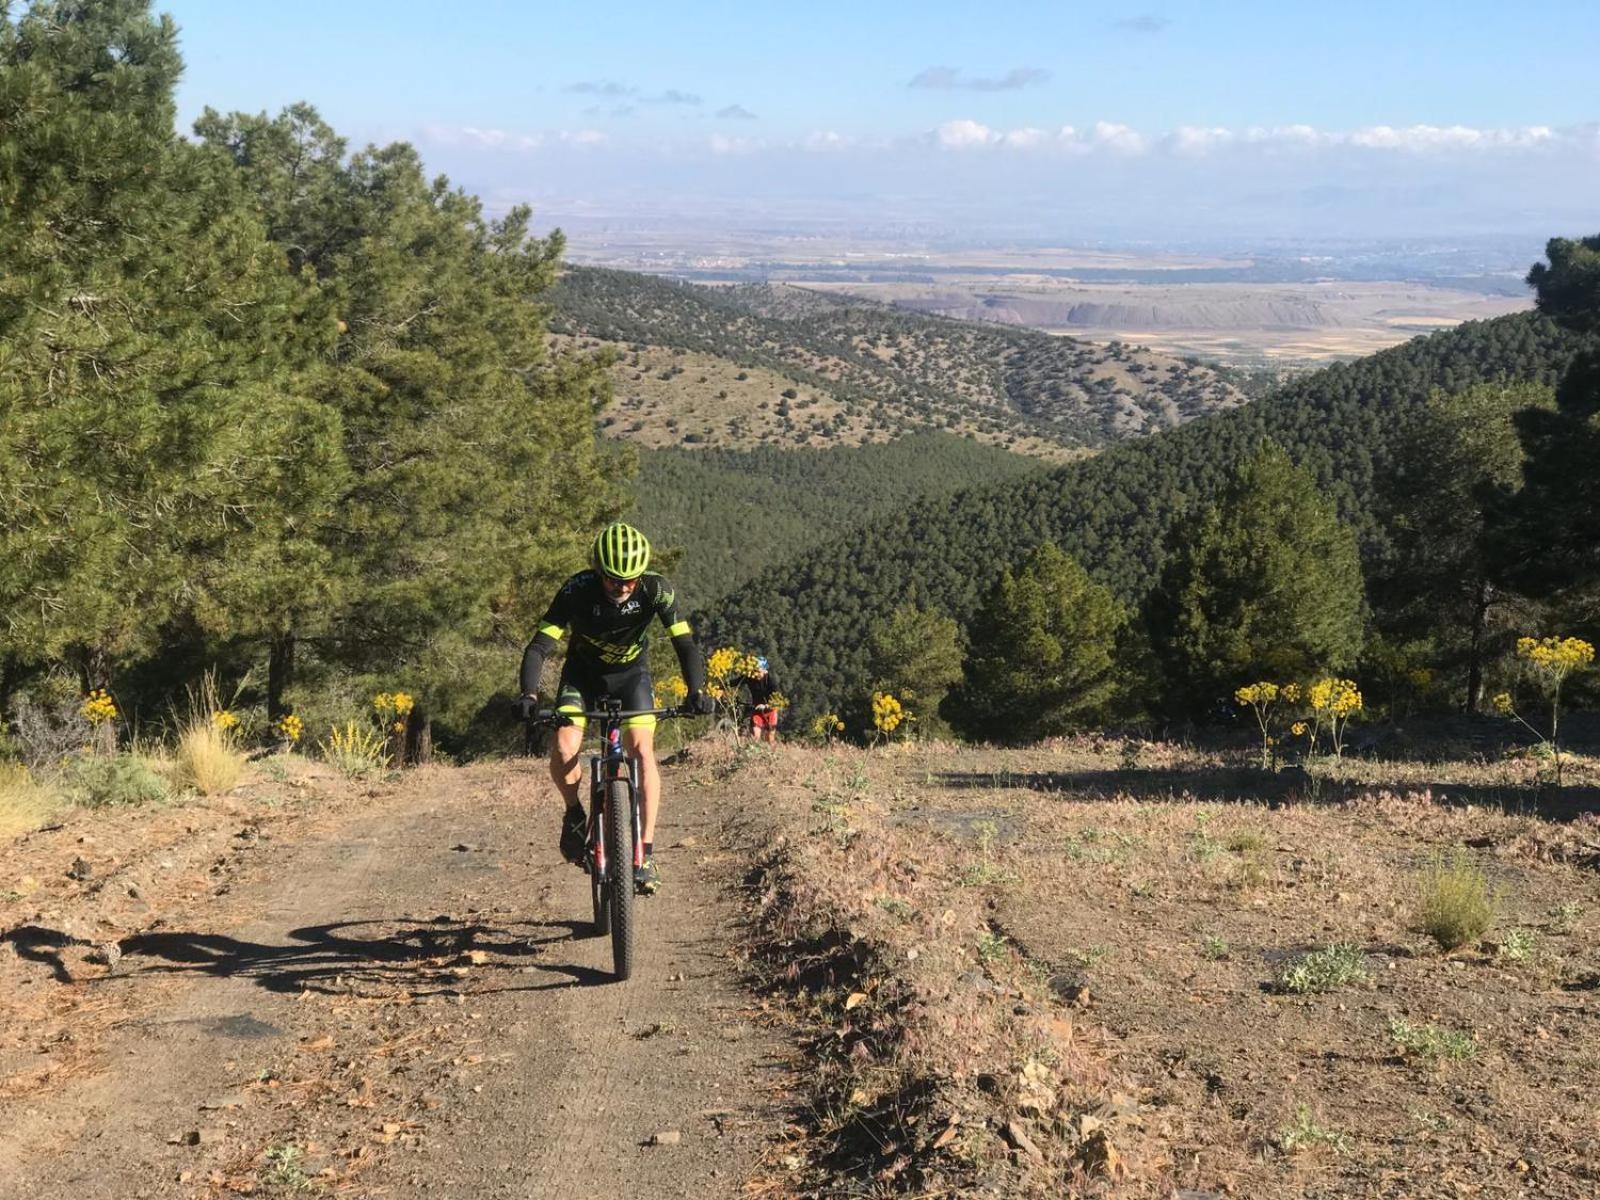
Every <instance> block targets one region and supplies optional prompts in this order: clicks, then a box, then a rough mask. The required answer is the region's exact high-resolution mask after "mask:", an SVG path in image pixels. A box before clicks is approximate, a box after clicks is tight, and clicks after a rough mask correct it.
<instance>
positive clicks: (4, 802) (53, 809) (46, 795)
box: [0, 763, 65, 841]
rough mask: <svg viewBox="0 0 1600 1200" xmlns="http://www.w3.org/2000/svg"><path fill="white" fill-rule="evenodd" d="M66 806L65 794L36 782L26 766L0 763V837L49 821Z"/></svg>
mask: <svg viewBox="0 0 1600 1200" xmlns="http://www.w3.org/2000/svg"><path fill="white" fill-rule="evenodd" d="M63 807H65V804H64V802H63V801H62V799H61V797H60V796H58V795H57V794H56V793H55V792H53V791H51V790H50V789H49V788H47V787H45V786H43V785H42V784H40V783H38V782H36V781H35V780H34V778H33V776H31V775H30V774H28V770H27V768H26V767H22V766H15V765H12V764H8V763H0V841H9V840H10V839H11V838H14V837H16V836H17V835H18V834H23V833H30V832H32V831H33V830H35V829H37V828H39V826H41V825H45V824H48V823H49V821H50V819H51V818H52V817H53V816H55V814H56V813H58V812H60V811H61V809H62V808H63Z"/></svg>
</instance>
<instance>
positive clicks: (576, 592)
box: [522, 522, 715, 892]
mask: <svg viewBox="0 0 1600 1200" xmlns="http://www.w3.org/2000/svg"><path fill="white" fill-rule="evenodd" d="M589 558H590V569H589V570H587V571H580V572H578V573H577V574H576V575H574V576H572V578H570V579H568V580H567V581H566V583H564V584H563V585H562V586H561V590H560V591H559V592H557V593H556V597H555V599H554V600H552V601H551V602H550V607H549V609H548V610H546V612H545V615H544V619H543V620H542V621H540V622H539V630H538V632H537V633H535V634H534V635H533V640H532V641H530V642H529V643H528V647H527V649H526V650H524V651H523V653H522V709H523V713H524V715H525V716H526V715H531V714H532V712H533V711H534V710H535V709H536V708H537V707H538V703H539V679H540V676H541V675H543V673H544V663H545V659H546V658H547V657H548V656H549V654H550V652H551V651H552V650H554V649H555V648H556V647H557V646H559V645H560V644H561V639H562V637H563V636H564V635H565V634H566V632H567V631H568V630H571V632H572V644H571V646H570V647H569V649H568V650H567V658H566V662H565V664H564V665H563V666H562V668H561V683H560V685H559V686H558V688H557V692H556V711H558V712H561V713H566V714H568V715H570V716H571V718H572V724H571V725H565V726H562V727H561V728H559V729H558V730H557V731H556V743H555V747H554V749H553V750H552V751H551V755H550V778H551V779H552V780H554V781H555V785H556V789H557V790H558V791H559V792H560V793H561V798H562V799H563V800H564V801H565V802H566V806H567V811H566V816H565V818H564V819H563V821H562V825H561V853H562V855H563V856H564V857H565V858H567V859H568V860H570V861H572V862H576V863H581V862H582V861H583V850H584V821H585V818H584V813H583V802H582V800H581V799H580V796H579V784H580V783H581V781H582V775H583V771H582V767H581V766H580V765H579V761H578V760H579V756H580V753H581V751H582V748H583V726H584V718H583V716H582V714H583V713H584V712H585V711H586V710H588V709H592V708H593V707H594V705H595V702H596V700H598V698H599V697H601V696H611V697H613V698H614V699H617V700H620V701H621V702H622V707H623V708H624V709H641V708H654V707H655V698H654V694H653V689H652V687H651V683H650V664H649V655H648V653H647V650H648V648H649V629H650V622H651V621H652V620H654V619H656V618H659V619H660V621H661V623H662V625H664V626H666V630H667V636H668V637H670V638H671V639H672V648H673V650H675V651H676V652H677V655H678V665H679V667H680V668H681V669H682V670H683V680H684V682H685V683H686V684H688V687H689V694H688V696H687V698H686V699H685V701H684V706H685V707H686V708H692V709H696V710H698V711H700V712H710V711H711V710H712V709H713V708H715V704H714V703H713V702H712V700H711V698H710V697H709V696H707V695H705V690H704V689H705V679H706V673H705V660H704V659H703V658H702V657H701V655H700V648H699V647H698V646H697V645H696V644H695V640H694V634H693V632H692V631H691V630H690V628H689V622H688V621H685V620H683V619H681V618H680V617H679V616H678V609H677V596H676V594H675V593H674V591H673V588H672V585H671V584H670V583H668V582H667V580H666V578H665V577H664V576H662V575H658V574H656V573H655V572H653V571H647V570H646V569H645V568H646V567H648V566H649V565H650V543H649V542H648V541H646V540H645V537H644V535H643V534H642V533H640V532H639V531H638V530H637V529H634V528H633V527H632V526H631V525H624V524H622V523H620V522H618V523H616V524H612V525H608V526H606V527H605V528H604V529H603V530H601V531H600V534H599V536H598V537H596V538H595V540H594V545H593V546H592V547H591V549H590V554H589ZM655 725H656V719H655V718H654V717H653V716H651V717H629V718H627V719H626V720H625V721H624V722H623V730H622V736H623V740H624V742H625V744H626V746H627V750H628V753H629V755H630V756H633V757H637V758H638V760H639V807H640V812H641V817H642V820H643V822H644V829H643V831H642V833H643V837H642V840H643V842H644V865H643V866H642V867H640V868H638V869H636V870H635V871H634V882H635V883H636V884H637V885H638V886H639V887H640V888H641V889H642V890H644V891H647V892H653V891H655V890H656V888H657V887H658V886H659V885H660V879H661V876H660V872H659V871H658V870H657V869H656V864H655V855H654V851H655V846H654V842H655V828H656V814H657V812H658V809H659V803H660V796H661V776H660V772H659V771H658V770H657V769H656V757H655Z"/></svg>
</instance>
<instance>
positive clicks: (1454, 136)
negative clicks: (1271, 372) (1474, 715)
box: [157, 0, 1600, 235]
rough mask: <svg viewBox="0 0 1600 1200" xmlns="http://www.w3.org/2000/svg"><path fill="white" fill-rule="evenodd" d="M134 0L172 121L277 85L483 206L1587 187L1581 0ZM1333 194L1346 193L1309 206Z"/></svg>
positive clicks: (1427, 198)
mask: <svg viewBox="0 0 1600 1200" xmlns="http://www.w3.org/2000/svg"><path fill="white" fill-rule="evenodd" d="M157 6H158V8H159V9H160V10H161V11H166V12H170V13H171V14H172V15H173V16H174V17H175V19H176V20H177V21H178V23H179V24H180V26H181V27H182V28H183V31H184V38H183V45H184V51H185V56H186V58H187V60H188V63H189V69H188V74H187V77H186V79H185V81H184V85H183V88H182V90H181V93H180V109H181V116H182V119H183V120H184V121H185V122H187V121H188V120H191V119H192V118H193V116H194V115H195V114H196V113H198V111H199V110H200V108H201V107H202V106H203V105H206V104H210V105H213V106H216V107H219V108H223V109H245V110H252V111H254V110H260V109H268V110H275V109H277V108H279V107H281V106H282V105H284V104H287V103H289V102H292V101H294V100H299V99H308V100H310V101H311V102H312V103H314V104H315V105H317V107H318V108H320V109H321V110H322V112H323V115H324V116H325V117H327V118H328V119H329V120H330V122H331V123H333V124H334V125H335V127H337V128H338V129H339V130H340V131H341V132H343V133H345V134H347V136H349V137H350V138H351V140H352V141H354V142H356V143H358V144H359V143H361V142H364V141H367V140H388V139H394V138H404V139H408V140H411V141H414V142H416V143H417V144H418V145H419V146H420V147H421V148H422V150H423V152H424V154H425V155H426V157H427V159H428V161H429V163H430V164H431V165H434V166H436V167H437V168H438V169H440V170H445V171H448V172H449V173H450V174H451V176H452V178H454V179H456V180H457V181H458V182H461V183H463V184H465V185H467V186H469V187H472V188H473V189H474V190H477V191H480V192H481V193H482V194H484V195H485V196H486V197H487V198H489V199H490V201H491V203H508V202H510V201H511V200H515V199H522V198H526V199H530V200H534V201H535V202H538V203H541V204H543V205H544V206H545V207H546V208H551V207H554V208H561V207H562V206H569V207H570V206H573V205H577V206H580V207H581V206H583V205H586V204H599V205H609V206H613V207H615V206H626V207H629V210H630V211H635V210H642V211H646V212H648V210H649V209H650V208H651V206H652V204H654V206H655V207H656V208H658V209H660V210H662V214H663V215H665V216H670V215H671V214H672V212H675V211H681V210H684V209H685V208H694V209H695V210H696V211H700V212H704V211H710V210H717V209H721V210H724V211H725V210H727V209H729V208H730V207H732V208H738V207H740V206H741V205H743V206H747V207H750V208H752V209H759V208H761V207H762V206H769V205H770V204H771V203H772V202H773V201H774V200H779V199H781V200H782V201H783V203H784V206H785V209H786V211H788V210H791V209H792V210H793V211H801V210H804V208H805V207H806V205H807V203H811V204H813V205H814V206H815V207H816V208H817V209H818V211H825V210H828V209H829V208H830V207H837V206H839V205H840V204H849V203H854V204H856V205H857V206H858V207H872V206H876V209H875V210H874V211H879V210H881V211H882V212H884V213H890V212H895V213H910V212H914V211H917V206H918V204H919V203H920V204H923V205H924V206H925V207H926V208H927V210H928V211H929V213H930V214H932V215H935V216H937V217H938V219H940V220H944V221H952V220H953V221H958V222H959V221H961V220H973V221H979V220H980V219H981V218H982V216H983V214H984V212H985V211H986V206H987V207H988V208H989V209H994V210H995V211H998V210H999V209H1000V208H1001V207H1003V206H1006V205H1012V207H1013V208H1016V207H1017V206H1018V205H1020V206H1021V207H1022V208H1025V209H1027V210H1028V211H1036V210H1037V211H1040V212H1041V213H1042V214H1043V215H1044V217H1045V218H1048V210H1050V209H1051V207H1052V203H1053V202H1052V200H1051V199H1050V198H1051V197H1052V196H1056V195H1059V194H1061V193H1062V192H1064V191H1070V192H1072V193H1074V194H1075V195H1078V196H1080V197H1082V196H1086V195H1088V194H1091V193H1092V194H1093V196H1094V197H1095V199H1096V201H1097V205H1096V204H1089V205H1088V206H1087V207H1083V206H1081V205H1080V207H1079V209H1074V208H1073V207H1072V205H1067V206H1066V208H1065V209H1064V210H1063V212H1064V213H1065V214H1066V215H1063V216H1062V218H1061V219H1062V220H1064V221H1068V222H1070V221H1071V220H1073V219H1078V218H1074V217H1072V216H1071V213H1072V212H1080V213H1087V212H1088V211H1089V210H1090V209H1095V211H1097V212H1099V213H1100V215H1098V216H1096V217H1095V218H1094V220H1095V221H1097V222H1102V223H1103V222H1104V221H1105V220H1110V219H1113V218H1115V217H1116V216H1117V214H1119V213H1120V214H1123V215H1125V216H1128V217H1129V219H1130V220H1133V219H1136V220H1137V221H1138V222H1142V223H1143V224H1145V225H1148V224H1151V223H1152V222H1153V223H1154V224H1155V225H1158V226H1159V225H1160V224H1161V223H1162V217H1161V212H1162V209H1163V206H1164V205H1166V204H1174V203H1177V204H1182V205H1183V206H1184V207H1185V208H1192V207H1193V205H1192V204H1191V201H1197V202H1198V204H1199V206H1200V208H1201V209H1202V210H1203V209H1205V208H1206V207H1207V206H1208V205H1209V206H1212V207H1214V208H1215V209H1216V210H1217V211H1218V212H1219V213H1220V212H1223V211H1224V210H1228V209H1230V207H1231V206H1239V205H1244V206H1246V207H1249V205H1252V204H1254V205H1257V206H1261V207H1262V208H1263V211H1264V212H1266V215H1267V216H1269V217H1273V216H1275V215H1280V214H1278V212H1277V207H1275V206H1276V205H1277V202H1276V201H1274V200H1273V199H1272V197H1274V196H1277V195H1280V194H1290V193H1292V194H1293V195H1295V196H1298V197H1302V198H1304V197H1317V198H1319V199H1317V201H1316V202H1315V203H1312V204H1310V206H1309V208H1310V210H1311V211H1309V212H1308V213H1307V214H1302V213H1301V208H1300V206H1299V205H1298V204H1297V205H1296V206H1294V214H1291V216H1290V218H1289V219H1288V220H1287V222H1286V224H1288V225H1292V226H1295V227H1296V228H1299V227H1300V226H1301V225H1306V224H1309V225H1311V226H1315V225H1317V224H1318V222H1319V221H1324V220H1325V221H1326V222H1327V223H1328V225H1329V227H1330V231H1331V230H1332V229H1333V227H1335V226H1341V225H1345V226H1353V225H1357V224H1359V225H1362V226H1363V227H1365V226H1366V225H1370V224H1371V223H1372V222H1373V221H1375V220H1376V221H1380V222H1381V219H1382V214H1383V212H1384V211H1389V212H1390V213H1391V214H1392V215H1393V217H1394V220H1395V222H1396V223H1397V226H1399V225H1412V226H1417V227H1419V228H1420V227H1427V226H1436V225H1437V223H1438V221H1439V219H1440V216H1441V213H1447V214H1448V218H1449V219H1448V221H1447V222H1446V223H1447V224H1448V223H1449V222H1451V221H1454V222H1457V223H1459V224H1460V225H1461V226H1462V228H1464V229H1465V228H1468V227H1470V228H1472V229H1479V228H1488V227H1491V226H1494V225H1495V223H1496V222H1501V223H1506V222H1510V223H1512V224H1517V223H1522V224H1527V225H1529V226H1533V225H1537V224H1538V223H1539V222H1541V221H1543V222H1546V223H1550V222H1555V221H1562V220H1575V219H1579V218H1580V217H1581V215H1582V214H1583V213H1584V212H1586V211H1587V212H1591V213H1592V212H1595V210H1596V207H1597V201H1600V126H1597V124H1596V123H1597V122H1600V88H1596V87H1595V86H1594V84H1593V82H1592V81H1593V79H1594V64H1595V63H1596V62H1597V61H1600V3H1594V2H1593V0H1590V2H1588V3H1579V2H1576V0H1572V2H1567V0H1556V2H1550V3H1527V4H1522V5H1514V4H1511V3H1506V2H1504V0H1502V2H1500V3H1481V2H1477V0H1468V2H1456V3H1432V2H1429V3H1406V2H1404V0H1392V2H1391V3H1388V4H1378V3H1366V2H1354V3H1342V4H1338V5H1317V6H1310V5H1294V4H1285V3H1282V0H1279V2H1277V3H1255V2H1238V3H1209V4H1203V3H1198V2H1195V3H1168V4H1160V5H1149V6H1139V5H1137V4H1135V5H1132V6H1127V7H1123V6H1119V5H1115V4H1094V3H1089V4H1084V3H1069V2H1064V0H1057V2H1055V3H1043V2H1035V0H1024V2H1020V3H1019V2H1015V0H1013V2H1010V3H991V4H974V3H971V2H970V0H960V2H958V0H924V2H922V3H916V4H910V3H890V2H883V0H877V2H874V0H856V2H855V3H848V4H847V3H837V2H834V0H824V2H821V3H811V4H808V5H800V4H763V3H759V2H757V3H750V2H748V0H747V2H745V3H710V2H705V0H701V2H695V3H682V2H677V3H649V4H646V3H634V2H632V0H611V2H608V3H605V4H576V3H564V2H563V3H510V2H501V0H481V2H472V0H459V2H457V3H454V4H439V3H437V2H430V3H419V2H414V0H387V2H385V3H377V2H368V0H319V2H317V3H311V2H308V0H276V2H275V3H270V4H269V3H235V2H233V0H170V2H168V3H159V2H158V5H157ZM1536 181H1543V182H1544V183H1551V182H1553V187H1543V186H1542V185H1541V186H1535V182H1536ZM1541 190H1543V191H1545V192H1551V191H1554V192H1556V193H1559V194H1558V195H1555V196H1551V197H1550V198H1549V199H1548V200H1541V198H1540V192H1541ZM1341 193H1351V194H1353V195H1356V196H1357V197H1358V198H1360V199H1361V201H1362V203H1361V204H1359V205H1357V206H1356V208H1360V209H1362V214H1363V215H1360V216H1359V218H1358V217H1357V216H1356V213H1355V209H1350V210H1349V211H1345V210H1344V209H1342V208H1341V207H1340V205H1339V204H1338V203H1337V202H1335V203H1333V204H1332V205H1331V209H1332V210H1338V211H1330V204H1329V202H1328V197H1330V196H1337V195H1339V194H1341ZM1013 201H1016V204H1012V202H1013ZM1319 209H1320V210H1321V215H1320V216H1319V215H1317V211H1315V210H1319ZM1252 211H1253V210H1252ZM963 213H964V214H967V215H966V216H962V215H960V214H963ZM1296 214H1298V215H1296ZM1240 219H1244V218H1243V217H1242V215H1241V217H1240ZM1197 222H1198V224H1202V225H1203V224H1205V223H1206V220H1205V218H1204V213H1203V211H1202V212H1195V211H1191V212H1187V213H1184V214H1179V215H1177V216H1176V217H1174V218H1173V220H1172V225H1173V228H1174V229H1175V230H1176V229H1177V228H1178V227H1179V226H1185V227H1188V226H1195V225H1196V224H1197ZM1141 227H1142V226H1141ZM1411 231H1412V230H1411V229H1401V228H1398V227H1397V228H1396V230H1395V232H1411ZM1159 232H1160V231H1159V230H1153V231H1152V235H1157V234H1159Z"/></svg>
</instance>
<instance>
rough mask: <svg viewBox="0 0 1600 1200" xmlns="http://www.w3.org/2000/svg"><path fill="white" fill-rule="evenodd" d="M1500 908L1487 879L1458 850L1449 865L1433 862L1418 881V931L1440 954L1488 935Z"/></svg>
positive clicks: (1435, 860)
mask: <svg viewBox="0 0 1600 1200" xmlns="http://www.w3.org/2000/svg"><path fill="white" fill-rule="evenodd" d="M1499 907H1500V898H1499V896H1498V895H1497V894H1495V893H1494V892H1492V891H1491V890H1490V888H1489V879H1488V876H1486V875H1485V874H1484V873H1483V872H1482V871H1481V870H1479V869H1478V867H1477V865H1476V864H1474V863H1473V861H1472V860H1471V859H1470V858H1468V857H1467V856H1466V855H1465V854H1463V853H1462V852H1461V851H1459V850H1458V851H1456V852H1455V853H1454V854H1452V855H1451V856H1450V859H1449V861H1446V860H1445V859H1443V858H1435V859H1434V860H1433V861H1432V862H1431V863H1430V864H1429V865H1428V866H1427V868H1425V869H1424V870H1423V872H1422V874H1421V876H1420V877H1419V878H1418V880H1417V927H1418V928H1419V929H1421V930H1422V932H1424V933H1426V934H1427V935H1428V936H1429V937H1431V938H1432V939H1433V940H1434V941H1436V942H1438V943H1439V947H1440V949H1443V950H1454V949H1456V948H1457V947H1458V946H1465V945H1466V944H1467V943H1469V942H1475V941H1477V940H1478V939H1479V938H1481V937H1482V936H1483V935H1484V934H1486V933H1488V932H1489V929H1490V927H1491V926H1493V925H1494V921H1495V915H1496V913H1497V911H1498V909H1499Z"/></svg>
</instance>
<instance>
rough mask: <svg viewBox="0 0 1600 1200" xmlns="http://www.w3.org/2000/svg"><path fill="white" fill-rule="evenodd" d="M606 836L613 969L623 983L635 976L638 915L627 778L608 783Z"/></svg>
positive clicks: (631, 814)
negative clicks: (635, 898)
mask: <svg viewBox="0 0 1600 1200" xmlns="http://www.w3.org/2000/svg"><path fill="white" fill-rule="evenodd" d="M605 834H606V858H607V859H608V860H610V861H609V862H608V864H607V865H608V866H609V867H610V871H609V872H608V874H609V875H610V877H611V878H610V891H611V895H610V896H609V897H608V899H609V900H610V909H611V966H612V970H613V972H614V974H615V975H616V977H617V978H618V979H619V980H622V979H627V978H628V977H629V976H630V975H632V974H633V944H634V939H635V933H636V930H635V928H634V918H635V916H636V915H637V909H636V907H635V905H634V902H633V791H632V788H631V787H630V786H629V784H628V781H627V780H626V779H613V780H611V781H610V782H609V783H607V784H606V829H605Z"/></svg>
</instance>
